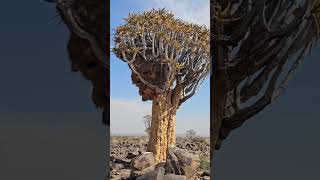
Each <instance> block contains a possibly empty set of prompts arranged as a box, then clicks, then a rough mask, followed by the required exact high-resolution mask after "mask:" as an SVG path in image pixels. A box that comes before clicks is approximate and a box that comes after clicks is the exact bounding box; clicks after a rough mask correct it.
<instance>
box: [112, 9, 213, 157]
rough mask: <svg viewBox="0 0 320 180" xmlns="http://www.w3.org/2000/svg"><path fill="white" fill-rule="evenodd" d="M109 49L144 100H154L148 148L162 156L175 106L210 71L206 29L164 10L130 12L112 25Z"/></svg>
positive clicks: (170, 141)
mask: <svg viewBox="0 0 320 180" xmlns="http://www.w3.org/2000/svg"><path fill="white" fill-rule="evenodd" d="M114 42H115V46H114V48H113V52H114V53H115V54H116V56H117V57H118V58H119V59H121V60H122V61H124V62H126V63H127V64H128V65H129V67H130V69H131V70H132V74H131V78H132V82H133V83H134V84H135V85H136V86H137V87H138V88H139V94H140V95H141V96H142V100H143V101H147V100H152V101H153V103H152V123H151V134H150V139H149V143H148V148H147V150H148V151H151V152H153V153H154V155H155V159H156V161H157V162H163V161H165V160H166V155H167V150H168V148H169V147H170V146H174V145H175V141H176V140H175V133H176V132H175V128H176V124H175V123H176V119H175V118H176V112H177V109H178V108H179V106H180V105H181V104H182V103H183V102H185V101H186V100H187V99H189V98H190V97H192V96H193V95H194V94H195V92H196V90H197V88H198V87H199V85H200V84H201V83H202V81H203V80H204V79H205V77H206V75H207V74H208V73H209V64H210V61H209V55H210V54H209V32H208V30H207V29H206V28H205V27H203V26H197V25H195V24H188V23H186V22H183V21H181V20H179V19H175V18H174V15H173V14H171V13H169V12H167V11H166V10H164V9H162V10H151V11H146V12H144V13H141V14H129V17H128V18H127V19H125V24H124V25H123V26H120V27H118V28H117V29H116V30H115V36H114Z"/></svg>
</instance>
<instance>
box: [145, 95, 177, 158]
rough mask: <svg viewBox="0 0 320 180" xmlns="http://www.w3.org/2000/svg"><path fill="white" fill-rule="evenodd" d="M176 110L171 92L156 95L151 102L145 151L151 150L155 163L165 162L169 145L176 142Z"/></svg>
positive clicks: (173, 144)
mask: <svg viewBox="0 0 320 180" xmlns="http://www.w3.org/2000/svg"><path fill="white" fill-rule="evenodd" d="M176 111H177V108H176V107H175V106H173V105H172V104H171V93H168V94H161V95H157V96H156V97H155V98H154V99H153V103H152V122H151V131H150V139H149V144H148V149H147V151H149V152H153V153H154V157H155V161H156V163H159V162H165V161H166V158H167V152H168V149H169V147H171V146H175V144H176Z"/></svg>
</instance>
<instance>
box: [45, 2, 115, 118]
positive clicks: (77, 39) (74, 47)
mask: <svg viewBox="0 0 320 180" xmlns="http://www.w3.org/2000/svg"><path fill="white" fill-rule="evenodd" d="M46 1H49V2H54V3H56V7H57V12H58V14H59V15H60V17H61V18H62V21H63V22H64V23H65V24H66V25H67V27H68V29H69V30H70V37H69V41H68V46H67V48H68V54H69V59H70V61H71V70H72V71H79V72H81V74H82V75H83V77H84V78H85V79H87V80H90V81H91V83H92V87H93V88H92V95H91V97H92V100H93V102H94V103H95V105H96V107H98V108H102V109H103V110H104V118H103V122H104V123H105V124H109V122H110V121H109V117H108V116H109V115H107V114H108V111H109V89H110V88H109V74H110V73H109V71H110V68H109V58H108V57H109V51H107V43H109V36H108V33H107V26H106V23H107V16H106V15H107V11H109V8H107V7H106V6H107V3H106V1H104V0H91V1H87V0H77V1H73V0H46Z"/></svg>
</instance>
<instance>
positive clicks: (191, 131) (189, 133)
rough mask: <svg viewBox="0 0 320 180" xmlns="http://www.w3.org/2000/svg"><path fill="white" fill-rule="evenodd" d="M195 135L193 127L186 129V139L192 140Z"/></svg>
mask: <svg viewBox="0 0 320 180" xmlns="http://www.w3.org/2000/svg"><path fill="white" fill-rule="evenodd" d="M196 135H197V132H196V131H195V130H193V129H189V130H187V131H186V138H188V139H191V140H192V139H194V138H195V137H196Z"/></svg>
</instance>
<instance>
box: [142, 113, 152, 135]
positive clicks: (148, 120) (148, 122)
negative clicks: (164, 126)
mask: <svg viewBox="0 0 320 180" xmlns="http://www.w3.org/2000/svg"><path fill="white" fill-rule="evenodd" d="M151 121H152V116H151V115H150V114H147V115H144V116H143V123H144V125H145V127H146V130H145V132H146V133H147V134H148V136H150V130H151Z"/></svg>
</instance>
